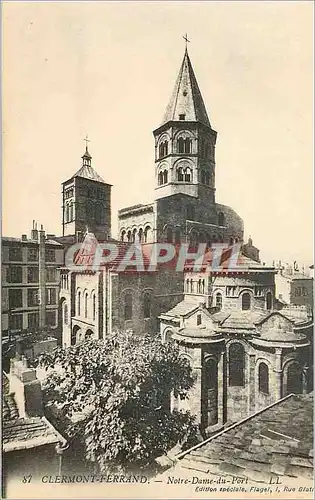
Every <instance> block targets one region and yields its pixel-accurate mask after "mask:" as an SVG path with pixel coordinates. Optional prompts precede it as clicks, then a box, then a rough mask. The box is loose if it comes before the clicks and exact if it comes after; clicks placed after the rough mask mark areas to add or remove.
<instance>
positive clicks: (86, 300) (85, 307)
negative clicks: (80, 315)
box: [84, 292, 88, 318]
mask: <svg viewBox="0 0 315 500" xmlns="http://www.w3.org/2000/svg"><path fill="white" fill-rule="evenodd" d="M84 317H85V318H87V317H88V294H87V292H86V293H85V295H84Z"/></svg>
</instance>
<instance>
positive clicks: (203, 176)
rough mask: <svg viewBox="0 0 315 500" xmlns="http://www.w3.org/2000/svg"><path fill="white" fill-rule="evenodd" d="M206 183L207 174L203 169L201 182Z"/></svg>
mask: <svg viewBox="0 0 315 500" xmlns="http://www.w3.org/2000/svg"><path fill="white" fill-rule="evenodd" d="M205 183H206V174H205V173H204V171H203V170H202V171H201V184H205Z"/></svg>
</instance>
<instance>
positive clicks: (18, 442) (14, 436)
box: [2, 417, 62, 452]
mask: <svg viewBox="0 0 315 500" xmlns="http://www.w3.org/2000/svg"><path fill="white" fill-rule="evenodd" d="M61 440H62V438H61V436H60V435H59V433H58V432H57V431H56V430H55V429H54V428H53V427H52V425H51V424H49V423H48V421H47V420H46V419H45V418H44V417H33V418H17V419H15V420H9V421H6V422H4V423H3V428H2V443H3V450H4V452H8V451H13V450H22V449H26V448H35V447H37V446H42V445H46V444H51V443H58V442H60V441H61Z"/></svg>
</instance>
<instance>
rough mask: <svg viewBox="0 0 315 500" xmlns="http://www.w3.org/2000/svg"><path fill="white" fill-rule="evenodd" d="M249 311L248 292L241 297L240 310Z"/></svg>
mask: <svg viewBox="0 0 315 500" xmlns="http://www.w3.org/2000/svg"><path fill="white" fill-rule="evenodd" d="M249 309H250V294H249V293H248V292H245V293H243V295H242V310H243V311H248V310H249Z"/></svg>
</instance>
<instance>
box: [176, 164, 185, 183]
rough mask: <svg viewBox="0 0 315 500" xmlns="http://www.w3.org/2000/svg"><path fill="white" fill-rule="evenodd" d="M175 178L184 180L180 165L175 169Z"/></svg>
mask: <svg viewBox="0 0 315 500" xmlns="http://www.w3.org/2000/svg"><path fill="white" fill-rule="evenodd" d="M177 180H178V181H180V182H182V181H183V180H184V174H183V169H182V167H179V168H178V169H177Z"/></svg>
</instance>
